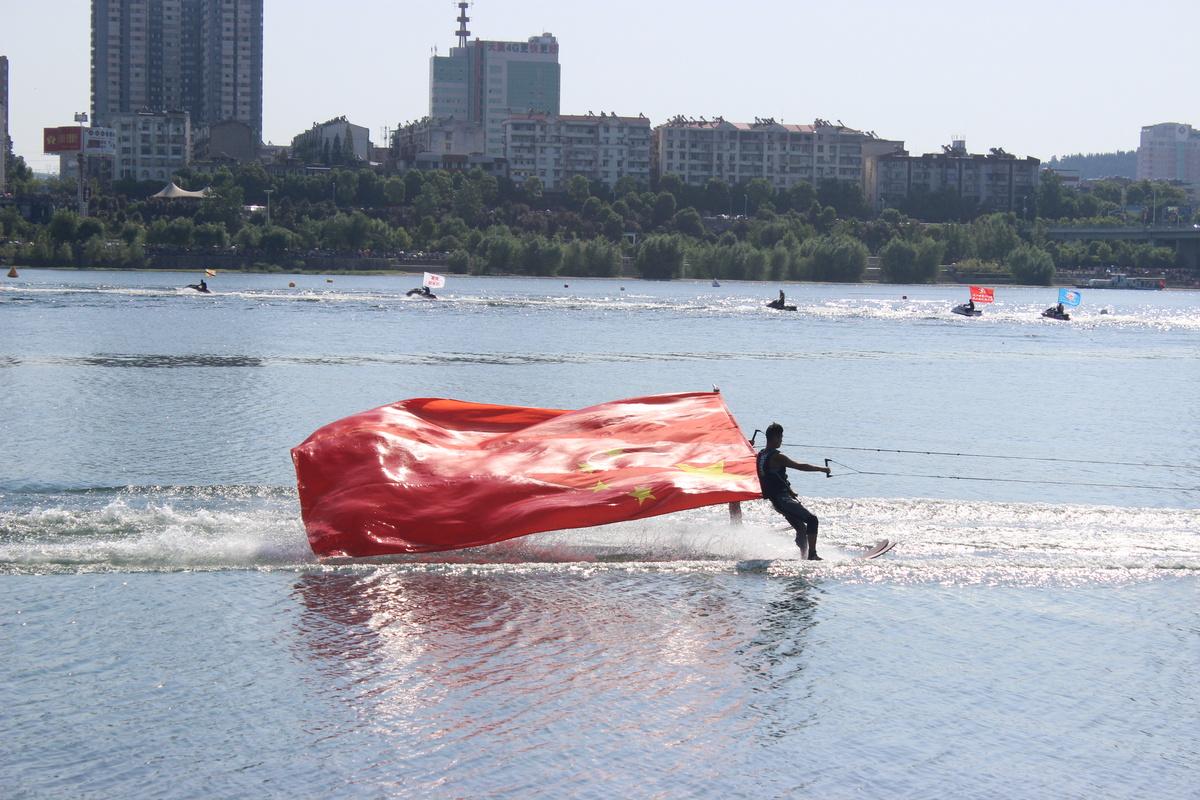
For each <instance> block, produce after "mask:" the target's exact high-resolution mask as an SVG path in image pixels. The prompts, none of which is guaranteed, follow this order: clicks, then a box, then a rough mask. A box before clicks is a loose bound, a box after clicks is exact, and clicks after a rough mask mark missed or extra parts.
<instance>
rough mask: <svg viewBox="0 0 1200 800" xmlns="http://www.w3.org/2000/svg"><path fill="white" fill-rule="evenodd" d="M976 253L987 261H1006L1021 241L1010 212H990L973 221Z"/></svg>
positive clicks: (972, 232)
mask: <svg viewBox="0 0 1200 800" xmlns="http://www.w3.org/2000/svg"><path fill="white" fill-rule="evenodd" d="M971 236H972V238H973V239H974V240H975V253H976V255H978V256H979V257H980V258H982V259H984V260H985V261H1004V259H1005V257H1006V256H1008V254H1009V253H1011V252H1012V251H1013V249H1014V248H1015V247H1016V246H1017V245H1018V244H1020V243H1021V239H1020V237H1019V236H1017V229H1016V226H1014V225H1013V224H1012V220H1011V219H1010V215H1008V214H989V215H987V216H986V217H980V218H979V219H977V220H975V221H974V222H972V223H971Z"/></svg>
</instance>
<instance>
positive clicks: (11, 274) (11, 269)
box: [8, 267, 21, 278]
mask: <svg viewBox="0 0 1200 800" xmlns="http://www.w3.org/2000/svg"><path fill="white" fill-rule="evenodd" d="M8 277H10V278H19V277H21V276H20V275H18V274H17V268H16V267H9V268H8Z"/></svg>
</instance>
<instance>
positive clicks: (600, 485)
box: [592, 481, 610, 492]
mask: <svg viewBox="0 0 1200 800" xmlns="http://www.w3.org/2000/svg"><path fill="white" fill-rule="evenodd" d="M608 488H610V487H609V485H608V484H607V483H605V482H604V481H596V485H595V486H593V487H592V491H593V492H603V491H604V490H605V489H608Z"/></svg>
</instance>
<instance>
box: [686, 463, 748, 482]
mask: <svg viewBox="0 0 1200 800" xmlns="http://www.w3.org/2000/svg"><path fill="white" fill-rule="evenodd" d="M675 466H676V467H677V468H679V469H681V470H683V471H684V472H687V473H689V474H691V475H696V476H698V477H702V478H717V479H725V480H738V479H739V478H740V477H741V476H739V475H732V474H730V473H728V472H726V471H725V459H721V460H720V461H716V462H714V463H712V464H709V465H708V466H707V467H696V466H692V465H691V464H676V465H675Z"/></svg>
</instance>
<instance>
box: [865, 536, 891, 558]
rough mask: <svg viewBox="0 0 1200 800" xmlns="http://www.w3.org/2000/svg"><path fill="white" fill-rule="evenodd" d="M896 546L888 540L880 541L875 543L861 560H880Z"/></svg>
mask: <svg viewBox="0 0 1200 800" xmlns="http://www.w3.org/2000/svg"><path fill="white" fill-rule="evenodd" d="M895 546H896V543H895V542H889V541H888V540H887V539H880V540H879V541H878V542H876V543H875V546H874V547H872V548H871V549H870V550H868V551H867V552H865V553H863V554H862V555H861V556H860V558H864V559H867V558H879V557H880V556H881V555H883V554H884V553H886V552H888V551H889V550H891V549H892V548H893V547H895Z"/></svg>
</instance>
